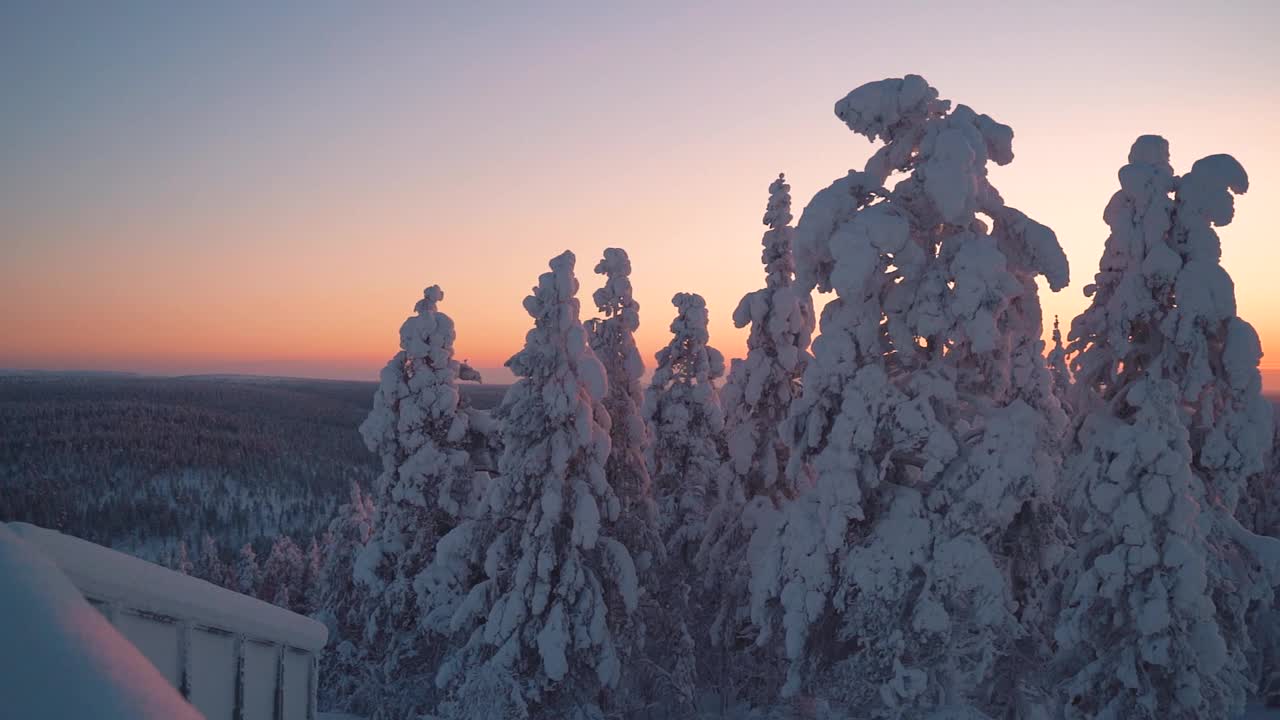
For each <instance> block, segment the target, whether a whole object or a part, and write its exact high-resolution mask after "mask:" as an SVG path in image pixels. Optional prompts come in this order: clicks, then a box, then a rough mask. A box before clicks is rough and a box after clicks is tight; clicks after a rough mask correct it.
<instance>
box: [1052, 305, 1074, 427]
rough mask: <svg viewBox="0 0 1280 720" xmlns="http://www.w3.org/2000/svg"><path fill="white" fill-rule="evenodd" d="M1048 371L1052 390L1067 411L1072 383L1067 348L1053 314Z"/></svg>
mask: <svg viewBox="0 0 1280 720" xmlns="http://www.w3.org/2000/svg"><path fill="white" fill-rule="evenodd" d="M1047 359H1048V362H1049V373H1050V374H1051V375H1052V376H1053V391H1054V393H1056V394H1057V396H1058V401H1059V402H1060V403H1062V405H1063V408H1064V409H1066V410H1068V413H1069V412H1070V411H1069V407H1070V401H1071V395H1072V392H1073V388H1074V384H1073V383H1072V381H1071V369H1070V366H1069V363H1068V362H1067V350H1066V348H1065V347H1063V345H1062V330H1060V329H1059V328H1058V316H1057V315H1054V316H1053V348H1052V349H1050V350H1049V357H1048V358H1047Z"/></svg>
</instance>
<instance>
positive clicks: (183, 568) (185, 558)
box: [172, 540, 196, 575]
mask: <svg viewBox="0 0 1280 720" xmlns="http://www.w3.org/2000/svg"><path fill="white" fill-rule="evenodd" d="M172 567H173V569H174V570H177V571H178V572H180V573H182V574H183V575H194V574H195V569H196V566H195V563H193V562H191V556H190V555H189V554H188V553H187V541H186V540H179V541H178V547H177V548H175V549H174V551H173V565H172Z"/></svg>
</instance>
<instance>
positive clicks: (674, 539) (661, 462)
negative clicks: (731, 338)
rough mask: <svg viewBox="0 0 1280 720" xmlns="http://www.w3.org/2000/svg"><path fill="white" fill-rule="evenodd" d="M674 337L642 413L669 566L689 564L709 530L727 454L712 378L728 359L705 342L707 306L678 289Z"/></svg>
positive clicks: (660, 354)
mask: <svg viewBox="0 0 1280 720" xmlns="http://www.w3.org/2000/svg"><path fill="white" fill-rule="evenodd" d="M671 304H672V305H674V306H675V307H676V317H675V319H674V320H672V321H671V333H672V338H671V342H670V343H668V344H667V346H666V347H664V348H662V349H661V350H659V351H658V354H657V363H658V364H657V368H656V369H655V370H654V372H653V379H652V380H651V381H650V383H649V387H648V388H647V389H646V390H645V401H644V415H645V421H646V422H647V423H648V425H649V432H650V434H651V435H652V437H653V444H652V446H651V450H650V454H649V468H650V472H651V473H652V475H653V479H654V487H655V493H656V495H657V497H658V502H659V518H660V519H661V529H662V535H663V539H664V542H665V543H666V548H667V554H668V556H669V558H670V561H671V562H672V563H676V564H677V565H680V566H684V567H685V568H692V567H693V565H694V560H695V556H696V554H697V551H698V547H699V545H700V544H701V542H702V538H703V535H704V534H705V525H706V513H707V498H708V494H709V493H710V492H711V491H712V483H714V482H715V479H716V477H717V476H718V475H719V473H720V472H721V469H722V467H723V465H724V460H725V456H726V452H727V450H726V448H725V441H724V411H723V409H722V408H721V407H720V394H719V392H717V390H716V387H715V380H717V379H718V378H720V377H722V376H723V375H724V356H723V355H722V354H721V353H720V351H719V350H716V349H715V348H713V347H711V346H710V345H708V344H707V341H708V339H709V335H708V333H707V303H706V301H705V300H703V299H702V296H701V295H697V294H694V293H676V295H675V296H674V297H672V298H671Z"/></svg>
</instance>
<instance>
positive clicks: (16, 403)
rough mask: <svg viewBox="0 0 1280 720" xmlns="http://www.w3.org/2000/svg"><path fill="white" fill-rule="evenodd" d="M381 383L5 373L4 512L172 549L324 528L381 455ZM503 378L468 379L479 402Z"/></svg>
mask: <svg viewBox="0 0 1280 720" xmlns="http://www.w3.org/2000/svg"><path fill="white" fill-rule="evenodd" d="M375 388H376V383H373V382H341V381H324V380H293V379H276V378H248V377H234V376H218V377H181V378H153V377H134V376H110V375H103V376H94V375H83V376H81V375H56V374H39V375H12V376H2V377H0V521H22V522H29V523H33V524H36V525H40V526H43V527H48V528H53V529H57V530H60V531H62V532H65V533H68V534H71V535H75V536H78V537H82V538H85V539H88V540H92V541H94V542H97V543H101V544H103V545H108V546H111V547H115V548H118V549H122V550H128V551H131V552H135V553H137V554H139V555H142V556H144V557H148V558H150V559H155V560H161V561H163V560H164V559H165V558H166V557H168V556H169V554H170V553H171V552H172V551H173V549H174V547H175V546H176V544H177V543H178V542H179V541H185V542H186V543H187V544H188V545H189V546H191V547H193V548H194V547H198V546H199V543H200V541H201V538H202V537H203V536H204V535H206V534H207V535H210V536H212V537H213V538H216V539H217V540H218V544H219V545H220V546H221V547H222V548H224V549H225V550H226V551H231V550H233V549H234V548H237V547H239V546H241V545H242V544H244V543H246V542H247V543H252V544H253V545H254V546H255V548H257V549H258V550H259V551H260V552H266V551H267V550H268V549H269V548H270V546H271V543H272V542H273V541H274V540H275V538H276V536H277V535H280V534H287V535H290V536H293V537H294V538H295V539H297V541H298V542H299V543H300V544H305V543H306V542H307V541H308V540H309V539H310V538H312V537H314V536H316V535H317V534H319V533H320V532H321V531H322V530H323V529H324V528H325V527H326V526H327V524H328V522H329V520H330V519H331V517H332V515H333V513H334V511H335V509H336V508H337V506H338V505H339V504H340V503H341V502H343V501H345V500H346V498H347V496H348V489H349V486H350V483H352V482H353V481H354V482H357V483H359V484H360V485H361V486H362V487H364V488H365V489H368V486H369V484H370V483H371V482H372V480H373V478H374V477H375V476H376V475H377V472H378V469H379V467H378V459H377V457H376V456H374V455H373V454H372V453H370V452H369V451H368V450H366V449H365V447H364V444H363V442H362V441H361V438H360V433H359V432H358V430H357V428H358V426H359V425H360V422H361V421H362V420H363V419H364V417H365V416H366V415H367V414H368V412H369V408H370V407H371V404H372V398H373V393H374V389H375ZM505 389H506V388H505V387H504V386H492V385H488V386H486V385H477V386H466V387H464V388H463V389H462V391H463V393H464V394H465V395H467V396H468V397H469V398H470V399H471V401H472V402H473V403H474V404H475V405H476V406H478V407H482V408H485V407H492V406H494V405H496V404H497V403H499V402H500V401H501V398H502V395H503V393H504V392H505Z"/></svg>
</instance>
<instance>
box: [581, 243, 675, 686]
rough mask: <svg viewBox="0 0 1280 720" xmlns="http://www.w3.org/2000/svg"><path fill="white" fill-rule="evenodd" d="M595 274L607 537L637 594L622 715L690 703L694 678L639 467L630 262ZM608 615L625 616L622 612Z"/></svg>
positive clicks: (644, 447)
mask: <svg viewBox="0 0 1280 720" xmlns="http://www.w3.org/2000/svg"><path fill="white" fill-rule="evenodd" d="M595 271H596V273H597V274H600V275H604V276H605V278H606V280H605V284H604V287H601V288H600V289H598V290H596V291H595V293H594V294H593V295H592V299H593V300H594V301H595V304H596V308H597V309H598V310H599V311H600V313H601V314H602V315H603V316H604V317H603V318H596V319H592V320H588V321H587V322H586V323H585V326H586V328H587V340H588V342H589V343H590V345H591V349H592V351H593V352H594V353H595V355H596V357H597V358H598V359H599V360H600V363H601V365H603V366H604V369H605V374H606V376H607V377H608V381H609V389H608V391H607V393H606V395H605V398H604V403H603V404H604V408H605V411H606V415H605V416H601V424H604V425H606V426H607V427H608V429H609V440H610V451H609V459H608V461H607V462H606V463H605V476H606V477H607V478H608V481H609V486H610V487H612V488H613V492H614V494H615V495H617V497H618V501H619V503H620V504H621V506H622V510H621V512H619V514H618V520H617V522H615V523H613V524H612V525H611V526H610V528H609V532H610V534H612V535H613V536H614V537H615V538H616V539H617V540H618V541H620V542H622V543H623V544H624V545H626V546H627V549H628V550H630V551H631V553H632V557H633V559H634V560H635V564H636V573H637V576H638V578H639V593H640V594H639V599H638V602H639V612H636V613H632V614H630V615H628V616H627V620H626V622H625V623H623V625H622V627H621V628H620V630H619V634H618V636H617V637H615V639H614V640H615V643H617V645H618V649H619V653H620V655H621V660H622V662H623V664H624V665H626V666H628V668H629V669H628V672H627V673H626V674H625V675H624V677H623V679H622V682H621V684H620V686H619V691H618V693H617V697H616V698H615V700H614V702H612V703H611V705H612V706H614V707H615V708H617V707H621V708H624V709H625V708H628V707H650V708H653V707H662V706H668V707H669V706H670V705H671V704H673V703H675V704H680V703H686V704H687V703H691V702H692V699H693V678H692V673H685V672H681V671H682V670H684V669H685V668H688V667H691V666H692V657H691V656H689V654H687V653H684V652H681V650H682V649H683V648H684V644H683V643H682V642H681V640H682V639H683V638H684V637H685V636H686V635H687V632H686V630H685V626H684V621H685V615H684V613H683V610H684V606H683V605H682V604H681V603H680V602H679V601H678V600H679V599H678V598H676V597H673V595H672V593H670V592H668V588H667V583H666V579H665V577H664V576H663V575H662V574H661V569H662V568H663V566H664V565H665V561H666V551H665V548H664V546H663V542H662V536H661V534H660V533H659V528H658V513H657V505H656V503H655V502H654V493H653V484H652V482H651V480H650V478H649V469H648V466H647V464H646V456H647V454H648V450H649V445H650V438H649V431H648V427H647V426H646V424H645V421H644V417H643V414H642V412H641V408H642V406H643V403H644V392H643V391H642V390H641V388H640V377H641V376H642V375H643V374H644V362H643V361H642V360H641V359H640V351H639V350H638V349H637V348H636V341H635V331H636V330H637V329H638V328H639V327H640V303H638V302H636V300H635V297H634V296H633V295H632V291H631V260H630V258H628V257H627V252H626V251H625V250H623V249H621V248H607V249H606V250H605V251H604V257H603V258H601V260H600V262H599V263H597V264H596V267H595ZM611 610H612V612H614V613H615V614H618V615H622V614H624V613H623V611H622V608H612V609H611Z"/></svg>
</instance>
